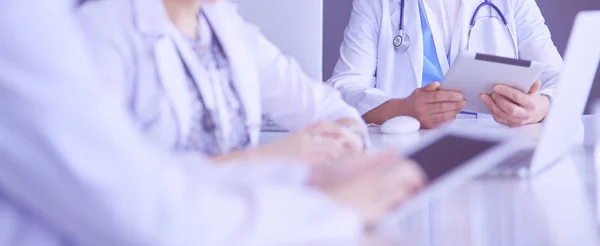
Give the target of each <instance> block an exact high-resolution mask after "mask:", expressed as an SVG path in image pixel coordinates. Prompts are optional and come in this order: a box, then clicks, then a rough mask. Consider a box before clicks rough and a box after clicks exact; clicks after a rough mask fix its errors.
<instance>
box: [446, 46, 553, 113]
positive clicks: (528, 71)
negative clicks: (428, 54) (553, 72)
mask: <svg viewBox="0 0 600 246" xmlns="http://www.w3.org/2000/svg"><path fill="white" fill-rule="evenodd" d="M543 69H544V65H543V64H541V63H538V62H534V61H526V60H517V59H511V58H505V57H498V56H492V55H484V54H475V53H469V52H462V53H461V54H459V55H458V56H457V58H456V59H455V61H454V62H453V63H452V66H451V67H450V70H448V73H447V74H446V76H445V77H444V81H443V82H442V83H441V87H440V88H441V89H443V90H453V91H459V92H461V93H462V94H463V95H464V97H465V99H466V100H467V105H466V107H465V109H464V110H466V111H471V112H477V113H486V114H489V113H492V112H491V111H490V109H489V107H488V105H486V104H485V103H484V102H483V101H482V100H481V98H480V95H481V94H487V95H490V96H492V95H493V93H494V92H495V91H494V86H496V85H498V84H502V85H503V86H505V89H506V88H512V89H515V90H518V91H520V92H522V94H523V95H525V94H526V93H528V92H530V89H532V86H533V85H534V82H535V81H536V80H537V79H538V78H539V76H540V75H541V73H542V71H543ZM501 87H502V86H501ZM496 89H497V88H496ZM496 97H498V95H497V96H496ZM493 101H495V100H493ZM499 109H502V108H499ZM505 113H510V112H505ZM500 123H503V122H500Z"/></svg>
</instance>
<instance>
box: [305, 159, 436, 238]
mask: <svg viewBox="0 0 600 246" xmlns="http://www.w3.org/2000/svg"><path fill="white" fill-rule="evenodd" d="M345 160H347V161H346V162H342V163H340V165H339V168H337V169H335V170H336V171H332V170H331V169H326V170H323V169H321V170H319V169H316V170H315V172H316V173H315V174H314V176H313V180H312V185H313V186H315V187H317V188H319V189H321V190H322V191H324V192H325V193H326V194H327V195H329V197H331V198H332V199H333V200H334V201H336V202H338V203H339V204H341V205H344V206H347V207H350V208H353V209H355V210H356V211H357V212H358V213H359V214H360V216H361V218H362V220H363V222H364V225H365V226H366V227H369V226H371V225H373V224H375V223H377V222H378V221H379V220H380V219H381V218H382V217H383V216H385V215H386V213H388V212H389V211H390V210H391V209H393V208H395V207H397V206H399V205H400V204H401V203H403V202H404V201H406V200H407V199H408V198H410V197H411V196H412V195H413V194H415V193H416V192H417V191H418V190H419V189H420V188H421V187H422V186H423V184H424V182H425V177H424V174H423V173H422V171H421V169H420V168H419V167H418V166H417V165H416V164H414V163H413V162H411V161H408V160H403V159H400V158H399V157H398V153H397V152H386V153H380V154H361V155H357V156H349V157H348V158H346V159H345Z"/></svg>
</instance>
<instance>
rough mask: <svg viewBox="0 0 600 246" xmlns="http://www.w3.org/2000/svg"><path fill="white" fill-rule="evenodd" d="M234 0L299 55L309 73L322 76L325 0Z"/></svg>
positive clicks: (280, 44) (284, 48) (271, 36)
mask: <svg viewBox="0 0 600 246" xmlns="http://www.w3.org/2000/svg"><path fill="white" fill-rule="evenodd" d="M232 1H233V2H235V3H237V4H238V5H239V12H240V14H241V15H242V16H243V17H244V18H245V19H246V20H247V21H249V22H251V23H253V24H256V25H258V26H259V27H260V28H261V31H262V33H263V34H264V35H265V36H266V37H267V38H268V39H269V40H271V42H273V43H274V44H275V45H277V46H278V47H279V48H280V49H281V50H282V52H283V53H284V54H287V55H291V56H293V57H294V58H296V60H298V62H299V63H300V66H302V68H303V69H304V71H305V72H306V73H307V74H308V75H310V76H311V77H313V78H315V79H318V80H322V78H323V72H322V65H323V59H322V57H323V0H232ZM240 42H243V40H240Z"/></svg>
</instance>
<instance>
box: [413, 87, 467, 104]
mask: <svg viewBox="0 0 600 246" xmlns="http://www.w3.org/2000/svg"><path fill="white" fill-rule="evenodd" d="M423 99H424V102H426V103H435V102H456V101H462V100H464V97H463V95H462V93H460V92H457V91H442V90H438V91H433V92H429V93H425V94H424V98H423Z"/></svg>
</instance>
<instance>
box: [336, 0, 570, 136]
mask: <svg viewBox="0 0 600 246" xmlns="http://www.w3.org/2000/svg"><path fill="white" fill-rule="evenodd" d="M483 2H484V1H483V0H475V1H458V0H448V1H441V0H423V1H405V0H401V1H387V0H354V4H353V9H352V15H351V17H350V22H349V24H348V26H347V28H346V31H345V35H344V41H343V43H342V46H341V51H340V59H339V60H338V62H337V65H336V67H335V70H334V72H333V77H332V78H331V79H330V80H329V81H328V83H329V84H330V85H332V86H333V87H335V88H337V89H338V90H340V91H341V92H342V96H343V98H344V99H345V100H346V102H348V103H349V104H350V105H352V106H354V107H356V108H357V109H358V111H359V112H360V113H361V114H362V116H363V119H365V121H367V123H375V124H382V123H383V122H385V121H386V120H388V119H390V118H393V117H396V116H400V115H407V116H411V117H414V118H416V119H418V120H419V121H420V122H421V125H422V127H424V128H434V127H436V126H439V125H440V124H443V123H445V122H448V121H451V120H453V119H455V118H456V117H457V115H458V114H459V113H460V112H461V110H462V109H463V108H464V107H465V103H466V102H465V100H464V98H463V96H462V95H461V94H460V93H459V92H455V91H444V90H440V89H439V86H440V85H439V82H441V81H442V79H443V78H444V74H445V73H446V71H447V70H448V68H449V66H450V65H451V64H452V61H453V59H454V58H455V57H456V56H457V54H458V53H459V52H460V51H461V50H469V51H471V52H479V53H485V54H491V55H497V56H504V57H511V58H519V59H526V60H535V61H539V62H542V63H545V64H546V65H547V67H546V70H545V72H544V73H543V74H542V76H541V78H540V81H538V82H536V83H535V84H534V85H533V86H532V88H531V89H530V90H529V92H528V93H523V92H521V91H519V90H517V89H514V88H511V87H508V86H505V85H503V84H502V81H498V82H499V84H498V85H496V86H495V87H494V93H492V94H491V95H481V100H483V102H485V104H486V105H487V106H488V108H489V109H490V111H491V112H492V114H493V115H492V116H493V117H494V119H495V120H496V121H497V122H499V123H501V124H504V125H508V126H512V127H517V126H522V125H524V124H529V123H535V122H539V121H541V120H542V119H544V118H545V117H546V114H547V113H548V108H549V105H550V98H551V97H552V95H553V93H554V90H555V89H556V84H557V82H558V79H559V75H560V72H561V70H562V66H563V62H562V59H561V57H560V54H559V53H558V51H557V49H556V47H555V46H554V44H553V42H552V39H551V37H550V31H549V30H548V27H547V26H546V25H545V23H544V18H543V16H542V14H541V13H540V9H539V8H538V6H537V4H536V2H535V0H507V1H490V2H491V3H493V4H495V6H497V7H498V9H499V10H500V11H499V12H497V11H495V10H494V9H493V8H492V7H490V6H485V7H483V8H482V9H481V11H480V12H479V13H477V12H476V9H477V7H478V6H479V5H480V4H482V3H483ZM490 13H491V14H492V16H493V17H492V18H490V17H489V16H488V15H489V14H490ZM503 18H504V19H506V23H504V22H503ZM471 19H473V20H475V23H474V24H475V25H474V26H473V27H472V28H471ZM400 32H402V33H403V37H404V40H406V41H405V42H400V41H402V40H403V39H401V38H399V37H398V36H399V34H400ZM409 39H410V40H409Z"/></svg>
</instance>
